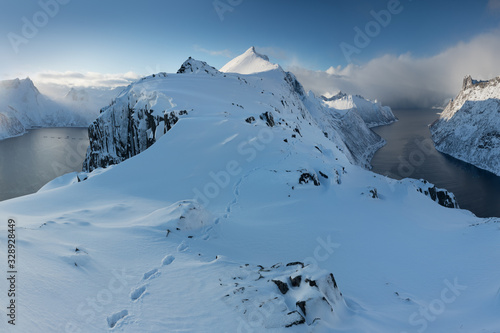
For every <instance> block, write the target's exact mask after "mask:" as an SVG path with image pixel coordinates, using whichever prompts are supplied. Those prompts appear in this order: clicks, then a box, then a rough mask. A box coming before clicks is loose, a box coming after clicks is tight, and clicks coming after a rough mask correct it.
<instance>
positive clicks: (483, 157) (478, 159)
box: [430, 76, 500, 175]
mask: <svg viewBox="0 0 500 333" xmlns="http://www.w3.org/2000/svg"><path fill="white" fill-rule="evenodd" d="M430 130H431V135H432V140H433V141H434V144H435V146H436V149H437V150H439V151H441V152H443V153H446V154H448V155H451V156H453V157H455V158H458V159H460V160H463V161H465V162H468V163H471V164H474V165H475V166H477V167H479V168H482V169H485V170H488V171H491V172H493V173H495V174H497V175H500V77H497V78H494V79H492V80H489V81H475V80H473V79H472V78H471V77H470V76H467V77H465V79H464V82H463V85H462V91H460V93H459V94H458V96H457V97H456V98H455V99H454V100H452V101H450V103H449V104H448V105H447V106H446V108H445V109H444V111H443V112H442V113H441V116H440V118H439V119H438V120H437V121H435V122H434V123H433V124H432V125H431V127H430Z"/></svg>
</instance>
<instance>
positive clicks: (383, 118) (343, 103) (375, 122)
mask: <svg viewBox="0 0 500 333" xmlns="http://www.w3.org/2000/svg"><path fill="white" fill-rule="evenodd" d="M321 97H322V98H323V100H324V101H325V103H326V104H327V105H328V106H330V107H331V108H334V109H337V110H346V111H348V110H355V112H357V113H358V114H359V116H360V117H361V118H362V119H363V120H364V122H365V123H366V125H367V126H368V127H370V128H371V127H376V126H381V125H388V124H390V123H393V122H395V121H397V118H396V117H395V116H394V114H393V113H392V110H391V108H390V107H388V106H382V105H381V104H380V103H379V102H376V101H375V102H372V101H370V100H367V99H365V98H363V97H361V96H359V95H354V96H353V95H347V94H344V93H343V92H339V93H338V94H337V95H335V96H332V97H330V98H327V97H324V96H321Z"/></svg>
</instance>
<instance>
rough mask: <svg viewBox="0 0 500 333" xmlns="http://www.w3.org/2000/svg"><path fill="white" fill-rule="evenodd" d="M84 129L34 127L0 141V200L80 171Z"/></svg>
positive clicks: (85, 135)
mask: <svg viewBox="0 0 500 333" xmlns="http://www.w3.org/2000/svg"><path fill="white" fill-rule="evenodd" d="M88 145H89V139H88V133H87V128H38V129H32V130H30V131H29V132H28V133H26V134H24V135H22V136H18V137H15V138H10V139H5V140H1V141H0V201H1V200H6V199H10V198H14V197H18V196H22V195H26V194H30V193H34V192H36V191H38V190H39V189H40V188H41V187H42V186H43V185H45V184H46V183H47V182H49V181H51V180H52V179H54V178H56V177H59V176H61V175H63V174H65V173H68V172H73V171H81V169H82V163H83V160H84V158H85V153H86V151H87V147H88Z"/></svg>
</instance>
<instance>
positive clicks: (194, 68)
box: [177, 57, 220, 75]
mask: <svg viewBox="0 0 500 333" xmlns="http://www.w3.org/2000/svg"><path fill="white" fill-rule="evenodd" d="M200 72H205V73H207V74H211V75H216V74H220V72H219V71H218V70H217V69H215V68H214V67H212V66H209V65H208V64H207V63H206V62H204V61H199V60H196V59H193V58H191V57H189V58H188V60H186V61H185V62H184V63H183V64H182V65H181V67H180V68H179V70H178V71H177V74H190V73H194V74H198V73H200Z"/></svg>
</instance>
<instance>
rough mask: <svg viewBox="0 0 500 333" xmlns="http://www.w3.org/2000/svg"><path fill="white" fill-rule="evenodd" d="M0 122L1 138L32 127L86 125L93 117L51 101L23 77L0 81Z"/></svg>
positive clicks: (17, 133) (20, 132)
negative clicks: (21, 78)
mask: <svg viewBox="0 0 500 333" xmlns="http://www.w3.org/2000/svg"><path fill="white" fill-rule="evenodd" d="M94 117H95V116H94ZM0 119H2V121H1V122H0V139H4V138H7V137H11V136H15V135H19V134H22V133H24V132H25V131H26V129H29V128H32V127H35V126H41V127H51V126H54V127H58V126H87V125H88V124H89V122H90V121H91V120H92V117H91V116H89V115H87V114H85V113H83V112H78V111H75V110H69V109H68V108H67V107H65V106H64V105H62V104H60V103H56V102H54V101H52V100H50V99H49V98H47V97H46V96H44V95H42V94H41V93H40V92H39V91H38V89H37V88H36V87H35V85H34V84H33V82H32V81H31V80H30V79H29V78H26V79H24V80H19V79H15V80H7V81H0Z"/></svg>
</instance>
